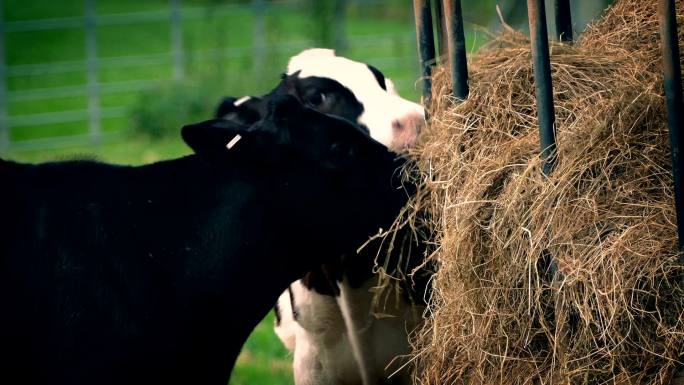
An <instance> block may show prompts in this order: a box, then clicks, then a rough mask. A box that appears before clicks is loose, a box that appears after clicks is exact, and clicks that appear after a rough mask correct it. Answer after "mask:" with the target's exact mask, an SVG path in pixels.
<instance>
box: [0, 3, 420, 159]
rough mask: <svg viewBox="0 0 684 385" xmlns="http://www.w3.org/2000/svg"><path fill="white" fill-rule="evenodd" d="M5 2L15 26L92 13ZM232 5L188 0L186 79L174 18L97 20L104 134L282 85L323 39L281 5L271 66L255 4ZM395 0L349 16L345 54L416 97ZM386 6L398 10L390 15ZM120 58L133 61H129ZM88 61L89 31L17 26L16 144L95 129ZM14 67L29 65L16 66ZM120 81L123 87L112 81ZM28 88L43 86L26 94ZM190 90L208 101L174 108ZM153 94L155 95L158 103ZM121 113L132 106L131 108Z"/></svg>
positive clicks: (301, 8) (12, 44)
mask: <svg viewBox="0 0 684 385" xmlns="http://www.w3.org/2000/svg"><path fill="white" fill-rule="evenodd" d="M3 3H4V9H3V10H4V22H10V23H11V22H22V21H23V22H26V21H31V20H45V19H55V18H70V17H82V16H83V15H84V9H83V1H82V0H68V1H60V2H52V1H47V0H6V1H5V2H3ZM227 3H228V2H221V1H211V0H194V1H183V2H182V4H183V14H187V15H194V16H192V17H191V16H187V17H185V18H183V22H182V42H183V49H184V67H185V71H184V72H185V77H184V79H183V80H181V81H178V82H177V81H174V80H172V78H173V73H172V72H173V67H172V59H171V56H170V52H171V32H170V23H169V21H168V20H162V21H159V20H151V21H135V22H130V23H125V24H121V25H111V23H108V22H106V20H105V22H103V23H100V24H98V26H97V28H96V35H97V37H96V43H97V56H98V59H100V63H99V69H98V75H97V76H98V81H99V83H100V84H101V95H100V106H101V107H102V108H103V112H107V111H105V110H107V109H110V111H111V110H116V111H114V112H113V115H116V116H108V114H107V113H104V117H103V118H102V120H101V125H102V131H103V132H104V133H112V132H126V133H127V132H131V131H133V132H135V131H138V129H140V130H142V131H143V132H144V131H145V128H147V126H153V125H156V124H159V125H160V126H162V127H166V126H169V124H165V123H168V122H178V121H179V120H178V119H184V120H185V121H187V120H197V119H202V118H205V117H206V116H207V114H211V112H212V109H213V107H214V104H215V102H216V101H218V99H219V97H221V96H224V95H226V94H229V95H234V96H241V95H244V94H260V93H264V92H266V91H267V90H268V89H270V88H271V87H272V86H273V85H274V84H276V82H277V81H278V77H279V75H280V73H281V72H282V71H283V70H284V68H285V66H286V63H287V59H288V58H289V57H290V56H292V55H293V54H295V53H297V52H298V51H300V50H301V49H303V48H307V47H311V46H317V45H318V43H319V42H318V41H317V38H316V36H315V30H316V24H315V23H316V22H315V20H313V19H312V18H311V15H310V14H309V12H308V11H307V8H306V2H304V1H302V2H300V3H301V4H297V3H296V2H295V3H294V4H293V3H292V2H289V3H285V4H281V3H277V2H276V3H272V4H270V5H268V7H267V8H266V11H265V16H264V33H265V35H264V36H263V39H264V41H265V43H266V44H267V50H266V53H265V57H264V59H265V63H262V64H261V65H260V66H257V65H256V63H255V62H254V60H253V55H252V50H251V47H252V43H253V39H254V32H253V27H252V25H253V22H254V13H253V10H252V9H251V8H250V6H249V4H248V2H247V4H231V3H228V4H227ZM266 3H269V2H268V1H267V2H266ZM395 3H396V2H389V3H387V4H385V5H382V6H375V7H374V6H364V7H363V9H362V11H363V12H362V11H361V10H359V11H356V12H354V11H353V9H352V10H350V13H349V15H348V17H347V19H346V31H347V36H348V49H347V50H346V52H345V55H348V56H350V57H353V58H356V59H360V60H364V61H368V62H370V63H372V64H374V65H376V66H377V67H379V68H382V69H383V71H385V72H386V74H387V75H388V76H389V77H391V78H393V80H395V83H396V84H397V86H398V88H399V89H400V91H401V92H402V93H403V94H405V95H407V96H408V97H410V98H412V99H416V98H417V96H418V92H417V84H416V78H417V74H418V66H417V61H416V60H415V57H416V53H415V44H416V43H415V38H414V36H413V24H412V16H411V14H410V12H409V11H410V8H409V7H407V6H398V7H397V6H393V5H392V4H395ZM95 4H96V14H97V16H99V17H101V16H103V15H107V17H111V15H112V14H128V13H132V12H141V11H155V12H161V13H163V12H167V11H168V9H169V8H168V4H169V2H168V1H163V0H147V1H133V0H123V1H121V0H100V1H96V3H95ZM388 4H389V5H388ZM382 7H385V8H388V7H389V9H395V11H397V12H383V8H382ZM385 11H386V10H385ZM361 13H363V14H361ZM198 14H199V16H198ZM385 14H389V15H392V16H389V17H388V16H386V15H385ZM369 15H370V17H369ZM373 15H375V16H373ZM15 24H16V23H15ZM121 57H129V58H130V57H133V59H131V62H130V64H126V63H125V59H124V60H123V62H122V60H121V59H120V58H121ZM141 57H142V59H140V58H141ZM85 59H86V50H85V30H84V29H83V28H60V29H48V30H22V28H19V30H13V29H11V28H10V29H9V31H8V32H7V33H6V63H7V65H8V66H9V68H10V70H9V71H8V74H9V76H8V78H7V84H6V86H7V90H8V92H9V99H8V103H7V113H8V115H9V119H10V122H11V129H10V139H11V141H12V142H15V143H17V145H18V146H19V147H21V143H20V142H21V141H25V140H29V139H36V138H50V137H60V136H65V135H85V134H87V133H88V122H87V116H86V112H87V108H88V95H87V92H86V88H85V86H86V84H87V74H86V67H85V62H84V60H85ZM141 60H142V61H141ZM50 63H52V64H60V65H63V68H54V69H49V70H45V69H44V68H42V69H36V70H31V68H28V69H27V68H26V66H27V65H29V66H30V65H42V64H50ZM13 66H24V67H22V68H21V69H20V71H14V72H13V71H12V67H13ZM257 67H258V69H257ZM120 82H129V83H130V84H131V86H130V87H127V86H126V85H125V84H124V85H123V86H118V85H120ZM141 82H142V83H144V84H142V83H141ZM112 85H114V86H115V87H110V86H112ZM55 87H58V88H64V87H72V88H81V89H82V90H81V91H79V92H76V91H74V92H71V91H70V92H69V95H67V96H58V97H50V93H51V92H53V90H54V88H55ZM136 88H137V89H136ZM141 88H142V89H141ZM35 91H37V94H38V95H36V92H35ZM43 91H44V92H43ZM186 91H187V92H186ZM27 92H29V93H30V92H34V93H33V94H32V95H29V96H26V93H27ZM186 93H190V94H191V95H192V96H193V97H194V98H193V99H195V100H196V99H202V101H203V103H202V104H201V107H194V108H189V107H183V106H181V107H180V108H178V107H177V106H176V105H174V103H177V100H179V99H180V100H186V99H183V98H184V97H186V96H185V95H186ZM43 95H44V96H43ZM150 100H152V101H154V102H153V103H150ZM121 110H123V111H125V112H124V113H123V114H122V113H120V111H121ZM62 112H78V113H81V114H82V118H81V119H71V120H72V121H69V122H49V123H47V124H42V123H41V124H36V123H34V121H32V119H31V115H34V114H51V113H62ZM109 115H112V114H109ZM140 116H142V118H140ZM48 120H50V118H49V117H48ZM156 120H159V123H157V121H156ZM171 130H175V128H171Z"/></svg>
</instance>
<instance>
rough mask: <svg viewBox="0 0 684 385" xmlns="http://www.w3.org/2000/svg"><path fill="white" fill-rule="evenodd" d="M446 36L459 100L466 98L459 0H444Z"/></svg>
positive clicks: (466, 86) (465, 64)
mask: <svg viewBox="0 0 684 385" xmlns="http://www.w3.org/2000/svg"><path fill="white" fill-rule="evenodd" d="M444 14H445V16H446V27H447V36H448V42H449V63H450V64H451V80H452V84H453V87H454V90H453V94H454V97H455V98H457V99H460V100H465V99H467V98H468V92H469V90H468V60H467V58H466V49H465V33H464V32H463V11H462V9H461V0H444Z"/></svg>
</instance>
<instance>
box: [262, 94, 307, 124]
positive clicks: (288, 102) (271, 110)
mask: <svg viewBox="0 0 684 385" xmlns="http://www.w3.org/2000/svg"><path fill="white" fill-rule="evenodd" d="M303 109H304V106H303V105H302V103H301V102H300V101H299V100H298V99H297V98H295V97H294V96H291V95H280V96H276V97H274V98H273V100H271V102H270V103H269V106H268V114H267V115H266V118H267V119H270V120H272V121H273V122H274V123H275V124H276V125H277V126H279V127H281V129H286V128H287V127H288V126H289V125H290V124H295V123H296V122H297V121H298V120H299V119H301V116H302V111H303Z"/></svg>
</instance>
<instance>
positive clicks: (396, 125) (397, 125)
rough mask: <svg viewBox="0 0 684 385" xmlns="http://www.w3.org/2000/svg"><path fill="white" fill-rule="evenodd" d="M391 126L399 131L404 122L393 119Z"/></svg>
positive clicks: (402, 127)
mask: <svg viewBox="0 0 684 385" xmlns="http://www.w3.org/2000/svg"><path fill="white" fill-rule="evenodd" d="M392 128H393V129H395V130H397V131H399V130H403V129H404V124H403V123H402V122H401V120H399V119H394V120H393V121H392Z"/></svg>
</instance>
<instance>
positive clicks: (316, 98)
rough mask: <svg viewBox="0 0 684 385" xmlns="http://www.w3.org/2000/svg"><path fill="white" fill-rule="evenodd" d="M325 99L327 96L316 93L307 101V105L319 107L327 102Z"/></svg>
mask: <svg viewBox="0 0 684 385" xmlns="http://www.w3.org/2000/svg"><path fill="white" fill-rule="evenodd" d="M325 99H326V96H325V94H324V93H323V92H316V93H313V94H311V95H310V96H309V97H308V98H307V99H306V103H307V104H308V105H310V106H312V107H318V106H320V105H321V104H323V102H325Z"/></svg>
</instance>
